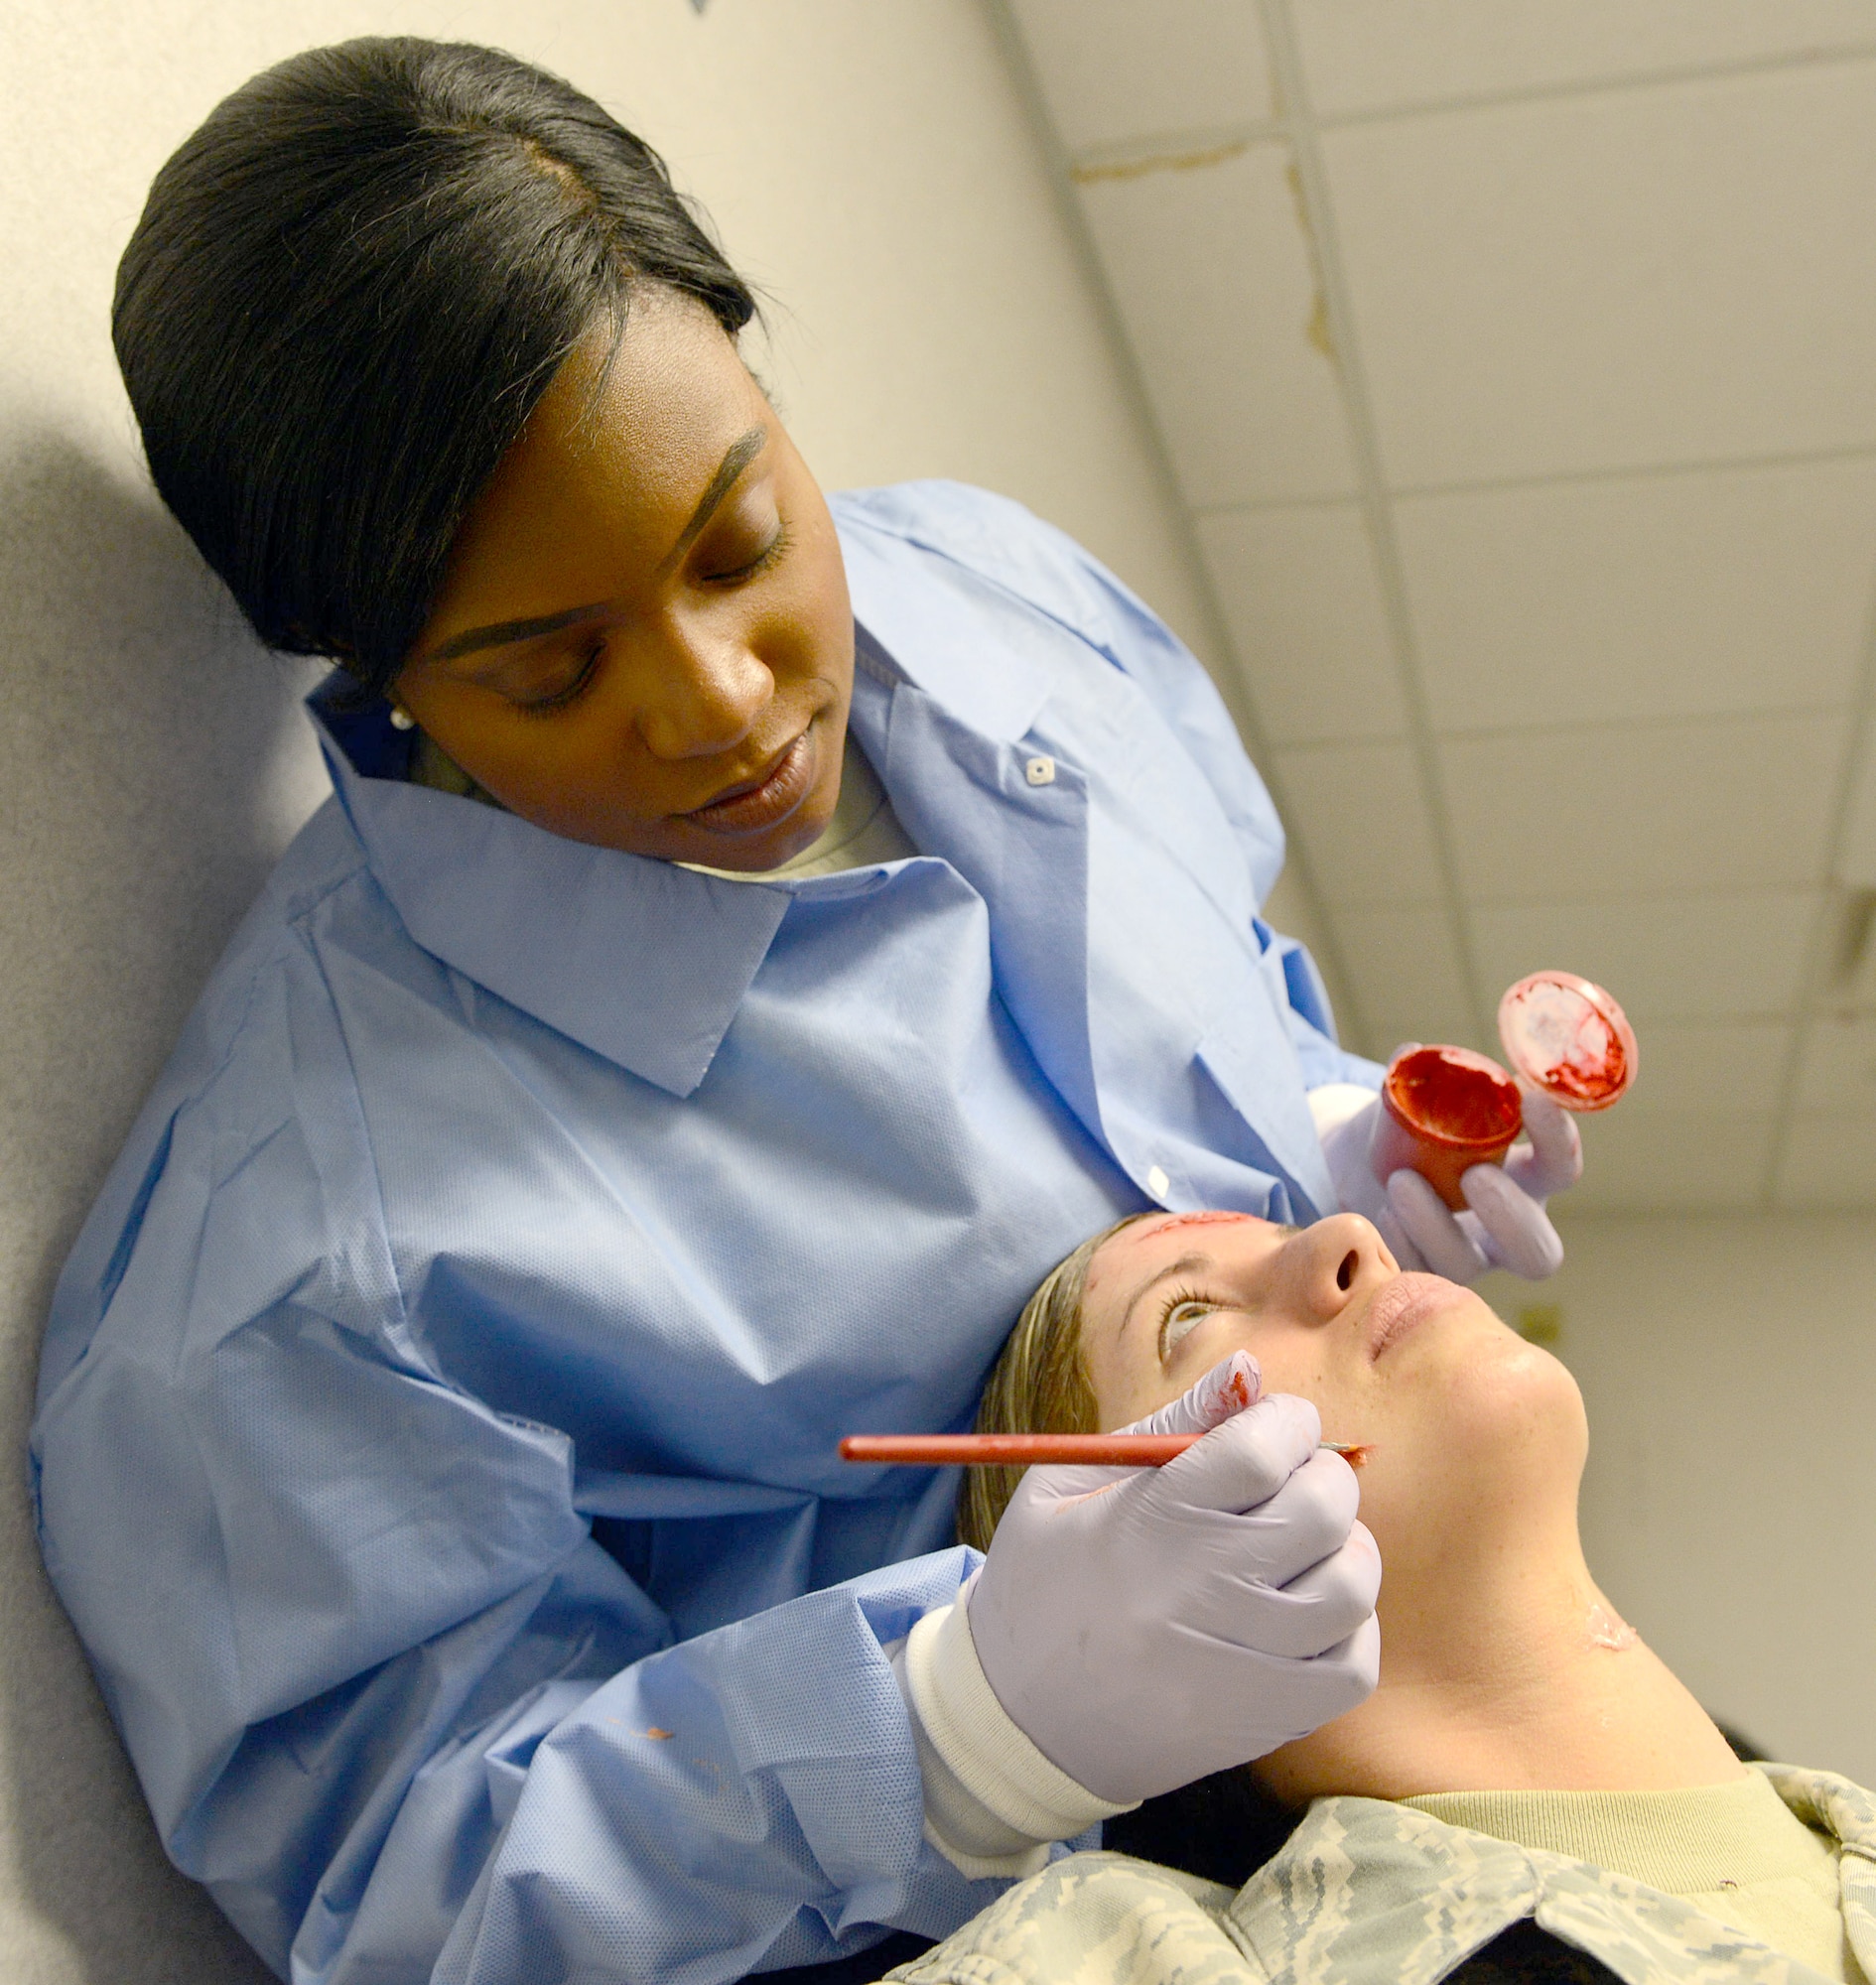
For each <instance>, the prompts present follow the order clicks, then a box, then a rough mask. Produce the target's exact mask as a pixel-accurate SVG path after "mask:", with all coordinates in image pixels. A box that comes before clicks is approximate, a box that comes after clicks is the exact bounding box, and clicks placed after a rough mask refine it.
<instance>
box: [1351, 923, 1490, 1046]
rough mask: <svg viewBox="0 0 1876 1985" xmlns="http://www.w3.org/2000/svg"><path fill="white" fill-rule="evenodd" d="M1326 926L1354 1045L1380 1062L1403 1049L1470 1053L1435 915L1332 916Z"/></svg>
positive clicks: (1460, 1000) (1455, 972)
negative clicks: (1341, 972) (1351, 1009)
mask: <svg viewBox="0 0 1876 1985" xmlns="http://www.w3.org/2000/svg"><path fill="white" fill-rule="evenodd" d="M1329 923H1330V926H1331V927H1332V928H1333V930H1334V932H1335V936H1336V943H1337V948H1338V949H1339V950H1340V952H1341V954H1342V964H1343V966H1344V968H1345V969H1346V971H1347V973H1348V978H1349V991H1350V993H1351V995H1352V996H1353V998H1354V1000H1355V1003H1356V1005H1357V1006H1358V1007H1359V1009H1360V1018H1361V1020H1362V1023H1363V1024H1362V1026H1361V1028H1360V1029H1359V1030H1357V1031H1359V1033H1360V1035H1361V1040H1360V1045H1361V1046H1363V1047H1365V1048H1366V1049H1367V1051H1368V1053H1370V1054H1371V1055H1374V1056H1376V1057H1377V1058H1378V1059H1385V1058H1386V1057H1387V1056H1388V1055H1389V1054H1391V1053H1392V1052H1393V1051H1394V1049H1395V1048H1397V1047H1398V1046H1400V1044H1401V1043H1402V1042H1403V1041H1453V1042H1456V1043H1458V1044H1459V1045H1460V1046H1462V1047H1473V1046H1477V1045H1478V1043H1477V1042H1476V1041H1475V1039H1474V1036H1475V1035H1476V1034H1477V1032H1478V1027H1477V1024H1476V1022H1475V1021H1474V1018H1473V1013H1472V1002H1471V1000H1470V999H1469V998H1468V997H1467V995H1466V986H1465V976H1464V974H1463V973H1462V972H1461V971H1460V969H1459V962H1458V958H1457V956H1456V954H1455V952H1454V949H1453V940H1452V930H1451V927H1450V925H1449V924H1448V923H1447V921H1446V917H1445V913H1444V912H1443V911H1442V910H1439V909H1437V908H1433V907H1428V908H1422V909H1361V910H1334V911H1331V912H1330V914H1329Z"/></svg>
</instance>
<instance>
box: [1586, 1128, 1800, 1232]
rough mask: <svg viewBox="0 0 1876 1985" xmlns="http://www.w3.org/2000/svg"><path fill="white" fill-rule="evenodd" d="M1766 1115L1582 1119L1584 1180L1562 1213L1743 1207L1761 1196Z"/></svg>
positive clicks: (1767, 1150)
mask: <svg viewBox="0 0 1876 1985" xmlns="http://www.w3.org/2000/svg"><path fill="white" fill-rule="evenodd" d="M1772 1123H1773V1120H1772V1119H1771V1118H1770V1117H1713V1116H1704V1115H1702V1116H1697V1117H1677V1116H1675V1115H1673V1114H1671V1113H1668V1112H1657V1113H1654V1114H1652V1115H1650V1114H1644V1113H1640V1112H1637V1113H1635V1114H1630V1113H1629V1112H1628V1111H1627V1109H1626V1107H1625V1105H1623V1104H1620V1103H1618V1104H1617V1105H1616V1107H1615V1108H1614V1109H1613V1110H1609V1111H1606V1112H1604V1113H1603V1114H1602V1115H1600V1116H1597V1117H1592V1118H1584V1119H1582V1120H1580V1127H1581V1129H1582V1133H1583V1177H1582V1182H1581V1184H1579V1185H1577V1186H1574V1187H1572V1188H1571V1190H1570V1192H1569V1193H1568V1194H1567V1196H1565V1197H1563V1198H1561V1199H1559V1200H1558V1201H1557V1202H1556V1208H1557V1210H1558V1211H1559V1212H1565V1211H1567V1212H1568V1213H1571V1214H1578V1213H1665V1212H1693V1211H1709V1210H1710V1211H1718V1210H1720V1209H1723V1208H1729V1207H1747V1206H1753V1205H1756V1204H1757V1203H1759V1202H1760V1201H1761V1200H1762V1199H1763V1198H1764V1196H1765V1190H1766V1178H1767V1174H1768V1172H1769V1171H1770V1169H1771V1163H1772Z"/></svg>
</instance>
